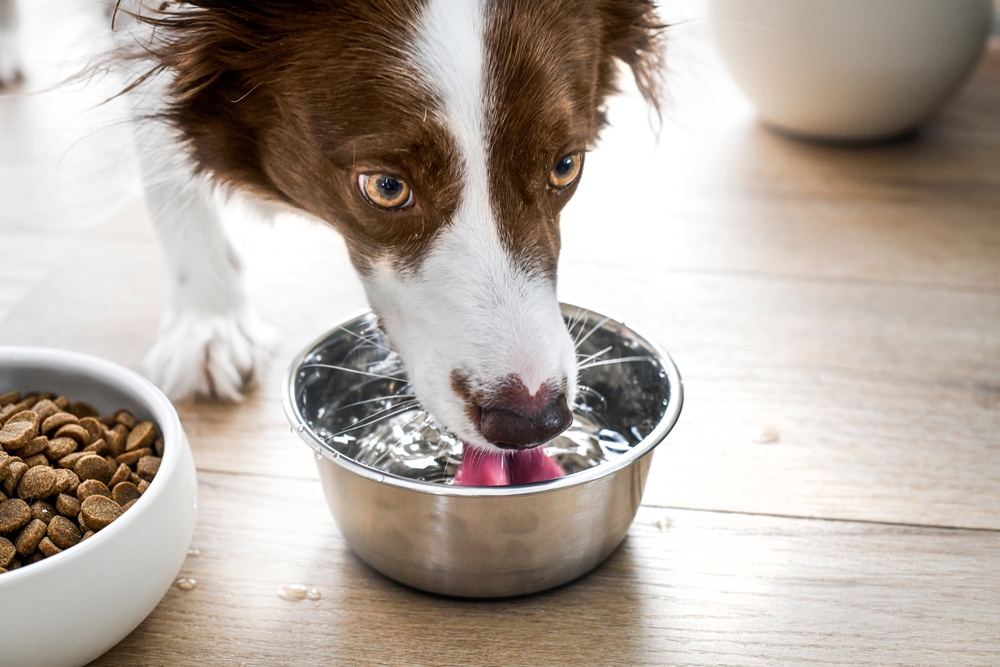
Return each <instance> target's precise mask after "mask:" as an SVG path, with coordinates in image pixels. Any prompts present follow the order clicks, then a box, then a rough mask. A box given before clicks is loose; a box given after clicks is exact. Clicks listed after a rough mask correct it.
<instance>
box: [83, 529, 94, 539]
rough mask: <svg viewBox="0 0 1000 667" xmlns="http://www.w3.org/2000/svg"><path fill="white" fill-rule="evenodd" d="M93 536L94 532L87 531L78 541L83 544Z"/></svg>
mask: <svg viewBox="0 0 1000 667" xmlns="http://www.w3.org/2000/svg"><path fill="white" fill-rule="evenodd" d="M93 536H94V531H92V530H88V531H87V532H86V533H84V534H83V537H82V538H81V539H80V541H81V542H83V540H85V539H87V538H89V537H93Z"/></svg>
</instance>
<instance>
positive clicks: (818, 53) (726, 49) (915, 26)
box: [709, 0, 993, 141]
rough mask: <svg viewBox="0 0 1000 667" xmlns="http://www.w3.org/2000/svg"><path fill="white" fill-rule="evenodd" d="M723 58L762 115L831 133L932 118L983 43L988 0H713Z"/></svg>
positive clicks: (788, 128) (870, 133) (855, 133)
mask: <svg viewBox="0 0 1000 667" xmlns="http://www.w3.org/2000/svg"><path fill="white" fill-rule="evenodd" d="M709 12H710V17H711V23H712V28H713V32H714V33H715V38H716V42H717V44H718V46H719V50H720V52H721V54H722V57H723V60H725V62H726V65H727V66H728V67H729V70H730V72H731V73H732V75H733V78H735V79H736V82H737V83H738V84H739V86H740V88H742V89H743V92H745V93H746V94H747V96H748V97H749V98H750V100H751V101H752V102H753V103H754V105H755V106H756V107H757V112H758V113H759V115H760V118H761V120H762V121H763V122H764V123H765V124H768V125H772V126H775V127H777V128H779V129H781V130H784V131H785V132H789V133H792V134H795V135H801V136H804V137H809V138H817V139H823V140H834V141H869V140H880V139H888V138H892V137H894V136H898V135H901V134H903V133H906V132H908V131H910V130H912V129H914V128H915V127H917V126H918V125H919V124H921V123H923V122H924V121H926V120H927V119H928V118H930V117H931V116H932V115H933V114H934V113H935V112H936V111H937V110H938V109H939V108H940V107H941V106H942V105H943V104H944V103H945V102H947V101H948V99H949V98H950V97H951V96H952V94H953V93H954V92H955V91H956V90H958V88H959V86H960V85H961V83H962V82H963V81H964V80H965V77H966V76H967V75H968V73H969V71H970V70H971V69H972V67H973V66H974V65H975V63H976V61H977V60H978V58H979V54H980V53H981V52H982V49H983V44H984V42H985V40H986V37H987V35H988V34H989V30H990V22H991V18H992V12H993V3H992V0H710V4H709Z"/></svg>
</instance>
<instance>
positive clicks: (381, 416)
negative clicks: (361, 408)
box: [325, 401, 416, 438]
mask: <svg viewBox="0 0 1000 667" xmlns="http://www.w3.org/2000/svg"><path fill="white" fill-rule="evenodd" d="M415 403H416V401H414V404H415ZM413 408H414V405H412V404H409V403H408V404H405V405H402V404H401V405H394V406H392V407H391V408H386V409H385V410H382V411H381V412H376V413H375V414H373V415H369V416H367V417H365V418H364V419H362V420H360V421H358V423H356V424H351V425H350V426H348V427H347V428H345V429H342V430H340V431H337V432H336V433H333V434H331V435H327V436H325V437H327V438H336V437H337V436H339V435H344V434H345V433H349V432H351V431H356V430H357V429H359V428H364V427H366V426H371V425H372V424H375V423H377V422H380V421H383V420H385V419H389V418H390V417H395V416H396V415H401V414H403V413H404V412H408V411H410V410H412V409H413ZM389 410H393V411H394V412H388V411H389ZM387 412H388V414H386V413H387Z"/></svg>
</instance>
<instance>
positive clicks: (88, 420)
mask: <svg viewBox="0 0 1000 667" xmlns="http://www.w3.org/2000/svg"><path fill="white" fill-rule="evenodd" d="M80 426H82V427H83V428H85V429H87V433H89V434H90V441H91V442H95V441H97V440H98V439H99V438H103V437H104V425H103V424H102V423H101V422H99V421H97V420H96V419H94V418H93V417H84V418H83V419H81V420H80Z"/></svg>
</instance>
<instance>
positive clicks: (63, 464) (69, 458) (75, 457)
mask: <svg viewBox="0 0 1000 667" xmlns="http://www.w3.org/2000/svg"><path fill="white" fill-rule="evenodd" d="M84 456H93V455H92V454H90V453H88V452H73V453H72V454H67V455H66V456H64V457H62V458H61V459H59V467H60V468H75V467H76V462H77V461H79V460H80V459H82V458H83V457H84Z"/></svg>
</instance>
